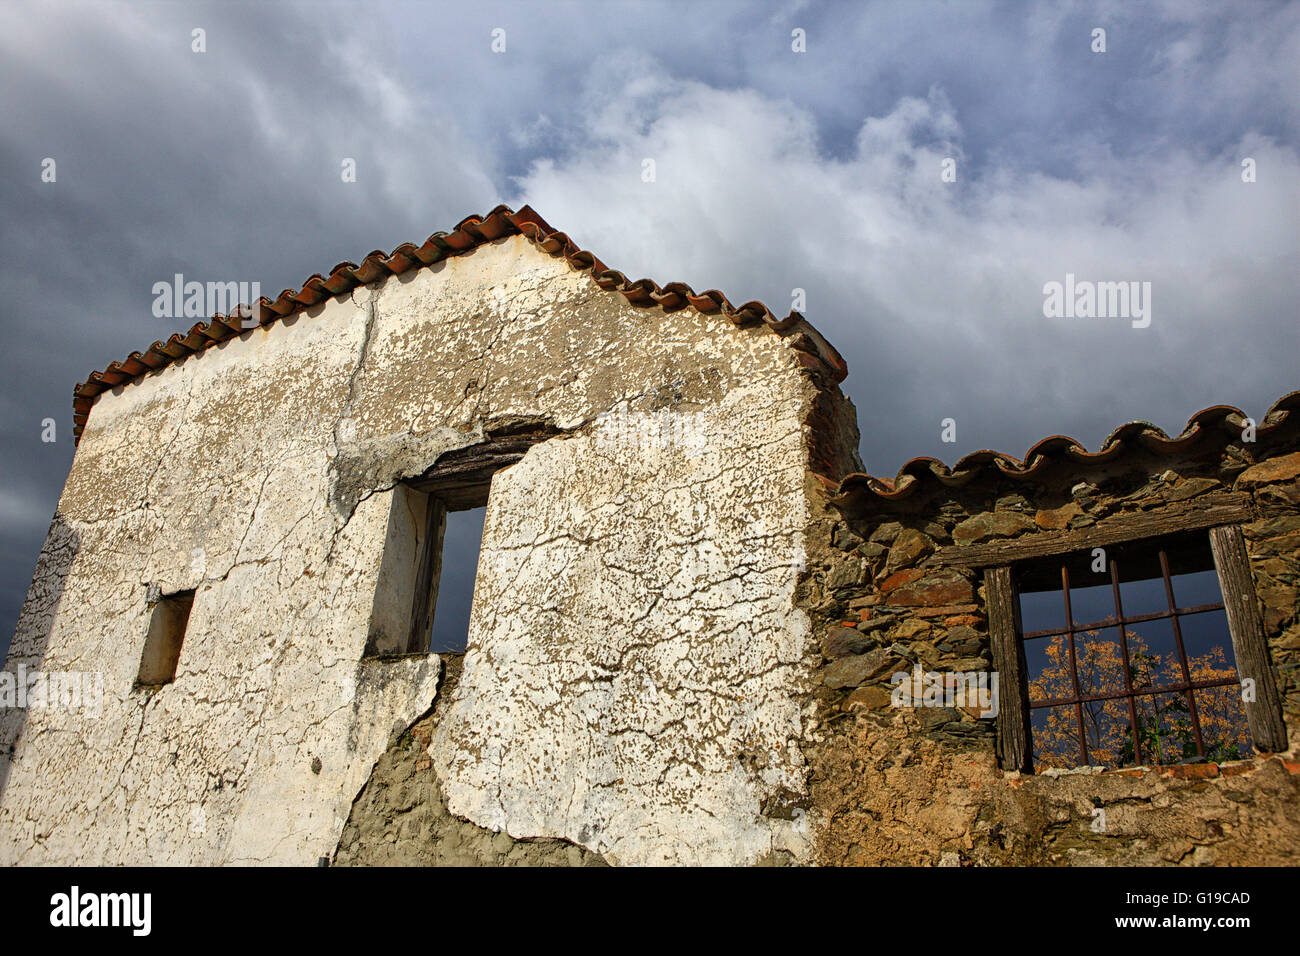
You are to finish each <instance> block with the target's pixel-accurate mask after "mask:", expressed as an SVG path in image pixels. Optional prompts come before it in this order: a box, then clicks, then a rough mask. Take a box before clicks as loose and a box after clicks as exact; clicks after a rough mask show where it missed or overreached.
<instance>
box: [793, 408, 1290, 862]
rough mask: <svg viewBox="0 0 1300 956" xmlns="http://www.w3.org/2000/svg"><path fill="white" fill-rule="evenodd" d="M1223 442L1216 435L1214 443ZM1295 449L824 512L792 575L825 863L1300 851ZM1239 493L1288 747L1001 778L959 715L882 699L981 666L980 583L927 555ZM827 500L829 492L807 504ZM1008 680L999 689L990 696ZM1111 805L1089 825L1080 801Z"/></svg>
mask: <svg viewBox="0 0 1300 956" xmlns="http://www.w3.org/2000/svg"><path fill="white" fill-rule="evenodd" d="M1219 447H1220V448H1221V447H1222V446H1221V445H1220V446H1219ZM1297 447H1300V440H1298V439H1297V436H1296V435H1295V434H1294V433H1291V434H1289V435H1288V436H1285V437H1283V438H1279V439H1278V440H1276V441H1273V442H1272V443H1271V444H1270V445H1269V446H1268V447H1266V448H1264V447H1255V446H1253V445H1242V444H1240V443H1238V444H1233V445H1229V446H1228V447H1227V449H1226V451H1223V453H1222V454H1219V453H1218V452H1217V451H1215V452H1214V453H1212V454H1207V453H1200V454H1190V453H1189V455H1187V456H1186V457H1183V458H1168V457H1164V456H1157V455H1143V454H1136V455H1129V456H1127V457H1125V458H1124V459H1123V461H1122V464H1121V465H1119V466H1116V467H1113V468H1098V469H1095V470H1093V471H1090V472H1083V471H1081V470H1080V469H1079V468H1078V466H1072V467H1071V466H1066V465H1061V466H1059V467H1058V468H1056V470H1054V471H1052V472H1048V473H1045V475H1044V476H1043V477H1042V479H1041V480H1037V481H1024V480H1014V481H1013V480H1010V479H1001V480H996V481H995V480H989V479H984V480H982V481H981V480H977V481H974V482H972V484H971V485H969V486H966V487H963V488H960V489H950V488H944V487H942V486H939V485H938V483H937V482H935V483H933V484H932V485H931V486H930V487H929V488H928V489H924V490H919V491H917V492H916V493H915V494H913V495H912V496H910V497H905V498H902V499H898V500H897V501H893V502H888V501H883V500H880V499H871V500H862V499H859V500H858V501H857V502H856V503H846V504H845V505H843V507H842V508H841V507H836V506H831V505H830V504H829V503H826V504H825V505H824V507H823V508H821V509H818V508H814V512H815V514H816V515H817V520H818V522H819V524H818V526H817V530H815V531H813V532H811V533H810V535H809V572H808V574H807V575H806V576H805V578H804V580H803V581H802V582H801V585H800V593H801V598H802V600H804V601H805V602H806V604H807V606H809V607H810V609H811V611H810V613H811V616H812V618H813V627H814V635H815V636H816V638H817V639H818V641H819V643H820V646H821V653H822V663H821V667H820V669H819V674H818V678H817V683H818V687H817V691H816V696H817V698H818V704H819V706H818V724H817V732H816V734H815V735H813V739H811V740H810V743H809V745H808V747H807V748H806V749H807V751H808V754H809V763H810V765H811V767H812V787H811V809H810V811H809V812H810V814H811V815H812V816H814V817H815V818H816V819H817V820H818V822H819V847H818V857H819V859H820V860H821V861H822V862H824V863H828V864H875V865H879V864H939V865H971V864H1037V865H1041V864H1096V863H1109V864H1162V863H1180V864H1295V863H1296V862H1297V861H1300V776H1298V774H1300V763H1297V762H1296V761H1297V758H1296V748H1297V743H1298V742H1300V681H1298V679H1297V678H1298V676H1300V617H1298V616H1297V611H1298V610H1300V607H1298V602H1297V585H1298V584H1300V452H1297V451H1296V450H1295V449H1296V448H1297ZM1230 489H1235V490H1236V491H1245V492H1248V493H1249V494H1250V495H1251V499H1252V501H1253V503H1254V504H1253V507H1254V511H1255V514H1256V520H1254V521H1251V522H1249V523H1247V524H1246V525H1244V527H1243V531H1244V534H1245V537H1246V540H1247V548H1248V552H1249V555H1250V560H1251V566H1252V571H1253V572H1254V579H1255V589H1256V593H1257V595H1258V597H1259V600H1260V606H1261V611H1262V616H1263V620H1264V626H1265V633H1266V638H1267V642H1268V647H1269V653H1270V655H1271V659H1272V662H1273V666H1274V672H1275V676H1276V679H1277V683H1278V690H1279V694H1280V695H1281V696H1282V705H1283V711H1284V717H1285V720H1286V724H1287V727H1288V730H1289V734H1290V740H1291V746H1290V749H1289V750H1288V751H1287V752H1285V753H1283V754H1279V755H1274V756H1265V755H1260V756H1257V757H1255V758H1254V759H1251V760H1244V761H1239V762H1233V763H1225V764H1222V765H1218V764H1214V763H1206V764H1192V765H1185V766H1174V767H1161V768H1154V767H1153V768H1130V769H1123V770H1107V771H1103V772H1098V771H1096V770H1094V769H1091V768H1081V769H1079V770H1075V771H1048V772H1046V773H1040V774H1020V773H1016V772H1007V773H1003V772H1002V771H1001V770H1000V769H999V768H998V765H997V760H996V757H995V755H994V736H993V723H994V721H993V720H992V719H991V718H981V717H980V716H979V712H978V710H977V709H975V708H942V707H918V708H915V709H913V708H895V707H892V706H891V694H890V692H891V689H892V688H891V684H890V676H891V675H892V674H893V673H894V672H896V671H904V672H908V671H911V670H912V668H913V667H914V665H916V664H918V663H919V664H920V665H921V666H922V667H923V669H925V670H927V671H940V672H952V671H960V672H969V671H988V670H991V667H992V665H991V651H990V645H989V638H988V625H987V615H986V604H985V595H984V593H983V586H982V583H981V581H982V579H981V576H980V575H979V574H977V573H976V572H973V571H969V570H966V569H964V568H959V567H952V566H948V567H945V566H942V565H939V564H937V563H932V562H931V557H932V555H933V554H934V552H935V551H936V550H937V549H940V548H942V547H944V546H947V545H953V544H956V545H968V544H974V543H977V542H989V541H997V540H1002V539H1019V538H1023V537H1025V536H1032V535H1034V534H1037V533H1039V532H1040V531H1048V530H1061V529H1066V528H1080V527H1087V526H1089V525H1092V524H1094V523H1096V522H1097V521H1098V520H1100V519H1103V518H1104V517H1106V516H1109V515H1114V514H1121V513H1126V512H1138V511H1145V510H1149V509H1152V508H1156V507H1159V506H1161V505H1164V504H1168V503H1171V502H1191V503H1194V502H1195V501H1196V500H1197V499H1198V498H1201V497H1202V496H1206V495H1214V494H1216V493H1221V492H1224V491H1228V490H1230ZM822 501H823V502H826V499H825V498H822ZM1008 692H1009V691H1007V690H1005V689H1004V690H1003V694H1006V693H1008ZM1095 807H1100V808H1103V809H1105V811H1106V814H1107V818H1106V820H1107V825H1106V829H1105V832H1104V833H1099V832H1093V830H1092V823H1093V821H1094V815H1093V809H1094V808H1095Z"/></svg>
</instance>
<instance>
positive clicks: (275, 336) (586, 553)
mask: <svg viewBox="0 0 1300 956" xmlns="http://www.w3.org/2000/svg"><path fill="white" fill-rule="evenodd" d="M807 366H808V361H807V356H804V355H802V354H801V353H799V352H797V351H795V350H793V349H792V348H790V346H789V343H788V341H787V340H785V339H783V338H781V337H779V336H777V335H774V334H772V333H771V332H770V331H767V330H766V329H762V328H735V327H732V326H731V325H729V324H728V323H726V322H725V320H721V319H718V318H715V317H709V316H704V315H701V314H699V313H697V312H695V311H694V310H693V309H689V308H688V309H684V310H681V311H679V312H675V313H673V314H671V315H668V314H665V313H663V312H662V311H661V310H658V309H653V308H652V309H638V308H634V307H632V306H631V305H629V304H627V303H626V301H625V300H623V299H622V298H621V297H619V296H618V295H616V294H614V293H606V292H602V291H601V290H599V289H598V288H596V287H595V286H594V285H593V284H592V283H591V282H590V281H589V280H588V279H587V277H586V276H584V275H582V274H580V273H577V272H574V271H573V270H571V269H570V268H569V267H568V266H567V265H566V264H565V263H564V262H563V261H562V260H559V259H552V258H550V257H548V256H547V255H545V254H544V253H542V252H541V251H540V250H538V249H536V248H535V247H533V246H532V245H531V244H530V243H529V242H528V241H527V240H526V239H524V238H522V237H514V238H512V239H506V240H501V241H498V242H495V243H492V244H489V245H485V246H483V247H480V248H478V249H476V250H475V251H474V252H472V253H470V254H467V255H464V256H460V257H456V258H454V259H450V260H447V261H445V262H442V263H439V264H437V265H435V266H433V267H430V268H426V269H421V270H417V271H414V272H410V273H407V274H404V275H402V276H397V277H392V278H390V279H387V280H385V281H383V282H381V283H377V284H375V285H373V286H369V287H364V288H358V289H356V290H354V291H353V292H352V293H351V294H350V295H347V296H343V297H340V298H338V299H334V300H329V301H327V302H325V303H322V304H320V305H318V306H315V307H312V308H311V309H309V310H308V311H306V312H304V313H302V314H299V315H296V316H293V317H291V318H288V319H286V320H284V321H282V322H280V323H277V324H276V325H273V326H271V327H269V328H262V329H257V330H253V331H251V332H248V333H245V334H244V335H242V336H240V337H239V338H238V339H232V340H230V341H227V342H225V343H222V344H221V345H220V346H218V347H216V348H213V349H210V350H208V351H205V352H203V353H200V354H198V355H195V356H192V357H190V358H188V359H186V360H185V361H183V362H180V363H178V364H176V365H174V366H170V367H167V368H166V369H164V370H162V371H161V372H159V373H157V374H155V375H151V376H148V377H147V378H145V379H144V380H142V381H140V382H138V383H135V384H132V385H129V386H124V387H119V388H118V389H115V390H114V391H113V393H111V394H105V395H104V396H102V397H101V398H100V399H99V401H98V402H97V404H96V406H95V408H94V410H93V411H92V413H91V415H90V420H89V422H88V424H87V427H86V429H85V432H84V434H83V437H82V441H81V445H80V447H79V449H78V453H77V456H76V459H75V461H74V464H73V468H72V472H71V474H70V475H69V478H68V482H67V485H66V487H65V489H64V492H63V495H62V497H61V499H60V503H59V508H58V512H57V513H56V516H55V520H54V523H53V525H52V527H51V531H50V534H49V537H48V539H47V542H46V546H45V549H44V551H43V552H42V555H41V560H40V564H39V565H38V568H37V573H36V576H35V579H34V581H33V584H32V588H31V591H30V593H29V598H28V601H27V603H26V605H25V608H24V611H23V613H22V616H21V618H20V622H19V626H18V629H17V632H16V634H15V638H14V641H13V644H12V646H11V650H10V654H9V658H8V661H7V663H6V668H7V669H9V670H10V671H13V670H15V669H16V668H17V667H18V666H19V665H22V666H25V667H27V668H28V669H35V668H40V669H41V670H45V671H50V670H77V671H89V672H100V673H102V674H103V675H104V678H105V698H104V702H103V713H102V716H100V717H99V718H98V719H97V720H88V719H86V718H85V717H84V716H83V715H81V714H77V713H71V712H68V711H60V710H35V709H33V710H28V711H23V712H16V711H13V710H9V711H6V712H5V714H4V716H3V718H2V719H3V724H2V725H0V745H3V747H4V748H6V749H8V750H10V751H11V756H9V757H8V758H7V759H5V760H4V763H3V767H2V768H0V787H2V788H3V790H2V792H0V862H4V863H83V862H110V863H138V862H156V863H209V864H220V863H253V862H266V863H296V864H302V863H313V862H315V860H316V859H317V858H318V857H320V856H330V855H332V854H333V853H334V851H335V848H336V847H337V846H338V842H339V838H340V835H341V833H342V831H343V828H344V825H345V823H346V821H347V819H348V817H349V815H350V814H352V813H353V811H354V801H355V798H356V796H357V794H358V793H359V792H360V791H361V790H362V788H363V786H364V785H365V782H366V780H367V779H368V778H369V777H370V775H371V771H372V769H373V768H374V766H375V764H376V761H378V760H380V758H381V756H382V755H383V754H384V753H385V752H386V751H387V750H388V749H389V745H390V743H392V742H393V741H394V740H398V741H400V740H401V739H402V734H403V733H404V732H405V731H406V730H407V729H408V728H411V727H412V725H413V724H416V723H417V721H418V720H419V718H420V717H421V716H422V715H425V714H427V713H428V712H429V710H430V708H431V706H432V705H433V702H434V698H435V695H436V686H437V682H438V679H439V674H440V672H441V669H442V662H441V661H440V660H439V659H438V658H437V657H436V656H433V655H429V656H415V657H405V658H396V659H391V660H364V661H363V660H362V654H363V648H364V644H365V640H366V635H367V626H368V623H369V618H370V615H371V614H372V612H373V610H374V605H375V595H376V589H377V587H378V577H379V567H380V559H381V554H382V550H383V542H384V541H385V538H386V534H387V530H388V520H389V515H390V513H391V512H392V510H393V509H392V501H393V497H394V491H393V489H394V487H395V485H396V484H397V483H398V482H400V481H401V480H402V479H405V478H411V477H414V476H418V475H420V474H422V473H424V472H425V471H426V470H427V469H429V468H430V467H431V466H432V465H433V464H434V463H435V462H436V461H437V460H438V458H439V456H440V455H442V454H444V453H445V452H448V451H451V450H454V449H459V448H465V447H468V446H471V445H474V444H476V443H479V442H482V441H483V440H484V438H485V436H486V435H487V434H488V432H489V431H491V430H492V429H494V428H499V427H517V426H519V425H521V424H523V425H529V424H539V425H545V426H546V427H547V428H548V429H549V430H551V431H553V432H555V433H557V434H558V437H556V438H554V439H551V440H549V441H546V442H543V443H542V444H539V445H536V446H534V447H533V448H532V449H531V450H530V451H529V452H528V454H527V455H526V457H525V458H524V459H523V461H521V462H519V463H518V464H517V465H515V466H512V467H511V468H509V469H507V470H506V471H503V472H500V473H498V475H497V478H496V480H495V482H494V493H493V499H492V502H491V504H490V507H489V514H488V519H487V526H486V529H485V535H484V542H483V559H482V564H481V574H480V578H481V580H480V583H479V588H480V589H481V590H482V598H481V599H476V601H475V607H474V611H473V617H472V621H471V629H470V643H469V651H468V653H467V654H466V656H465V661H464V675H463V678H462V679H461V681H460V682H459V684H458V685H457V687H456V689H455V692H454V697H453V698H451V699H450V700H448V701H447V702H446V704H447V711H446V717H445V719H442V720H440V721H438V722H437V723H436V725H433V726H431V728H430V729H431V730H432V731H433V734H432V737H431V741H430V743H431V750H432V754H433V756H434V762H433V766H435V767H436V768H437V770H438V772H439V774H440V777H439V779H438V780H437V781H436V783H437V785H438V787H439V789H440V791H441V793H442V794H444V795H445V797H446V803H447V806H448V808H449V810H450V812H451V813H453V814H455V815H456V816H457V817H458V818H460V819H462V820H465V821H466V822H467V823H469V824H472V825H473V826H475V827H478V828H481V829H486V830H490V831H493V832H501V831H504V832H506V833H507V834H508V835H509V836H510V837H511V838H513V839H518V840H526V839H536V840H569V841H571V842H573V843H575V844H579V845H581V846H583V847H585V848H587V849H589V850H591V851H594V852H596V853H599V854H602V855H604V856H605V857H606V858H607V859H609V860H610V862H656V861H669V860H675V861H700V862H753V861H755V860H757V859H761V858H764V856H765V855H769V856H770V855H771V854H773V853H786V854H789V855H791V856H794V857H800V858H806V857H807V856H808V855H809V854H810V853H811V844H810V843H809V842H808V839H807V833H806V827H804V826H803V825H802V824H801V822H800V821H798V820H795V819H791V818H790V817H789V815H786V816H785V817H782V816H781V815H780V813H781V811H779V810H778V811H777V815H776V816H769V815H767V814H765V812H764V810H765V808H768V809H770V808H771V807H773V806H775V804H774V802H773V801H774V799H776V797H777V796H779V795H781V794H784V793H787V792H795V793H806V789H807V788H806V781H805V776H806V767H805V766H804V765H803V763H802V759H803V758H802V754H801V751H800V748H799V741H800V740H801V738H802V736H803V733H804V723H805V720H806V717H807V716H808V713H809V712H810V706H811V705H810V696H809V693H810V687H811V684H810V677H809V674H810V670H811V667H812V665H813V658H814V657H815V649H814V648H813V645H812V642H811V639H810V633H809V625H808V619H807V617H806V615H804V614H803V613H802V611H800V610H799V609H798V607H797V606H796V604H795V599H794V591H795V581H796V578H797V576H798V574H799V572H800V569H802V568H803V567H804V562H805V554H804V546H805V531H806V528H807V525H808V522H809V511H808V500H807V496H806V494H805V488H806V481H807V467H808V462H809V444H810V429H809V427H808V424H809V422H810V421H811V419H812V418H813V416H814V408H815V407H816V406H817V404H818V388H817V386H816V383H815V372H810V370H809V369H808V367H807ZM498 486H499V488H498ZM189 588H194V589H196V592H197V593H196V597H195V601H194V606H193V611H192V613H191V617H190V621H189V626H188V629H187V632H186V637H185V643H184V647H183V649H182V652H181V658H180V664H179V668H178V673H177V677H176V680H175V681H174V682H172V683H170V684H166V685H164V686H163V687H161V688H160V689H153V690H143V689H138V688H135V687H134V686H133V685H134V678H135V674H136V670H137V668H138V666H139V661H140V654H141V648H142V644H143V640H144V635H145V632H146V629H147V627H148V620H149V612H150V599H151V596H152V597H156V596H157V595H158V594H159V593H164V594H165V593H171V592H173V591H177V590H181V589H189ZM421 732H423V731H421ZM394 734H396V736H394ZM389 770H391V767H390V768H388V770H385V771H384V772H389ZM379 789H380V788H379V787H376V788H375V791H376V792H377V791H378V790H379ZM776 802H777V803H780V800H777V801H776ZM566 853H567V850H566Z"/></svg>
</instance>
